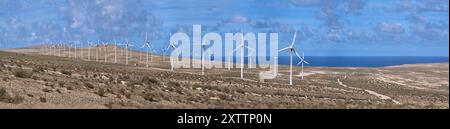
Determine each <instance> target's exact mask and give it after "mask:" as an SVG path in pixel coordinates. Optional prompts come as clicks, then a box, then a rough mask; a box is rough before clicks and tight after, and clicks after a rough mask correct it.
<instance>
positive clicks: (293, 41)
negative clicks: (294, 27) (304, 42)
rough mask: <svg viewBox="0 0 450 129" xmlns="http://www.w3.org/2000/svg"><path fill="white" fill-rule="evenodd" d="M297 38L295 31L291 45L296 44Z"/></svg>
mask: <svg viewBox="0 0 450 129" xmlns="http://www.w3.org/2000/svg"><path fill="white" fill-rule="evenodd" d="M295 38H297V31H295V33H294V38H293V39H292V43H291V46H294V43H295Z"/></svg>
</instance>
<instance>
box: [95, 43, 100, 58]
mask: <svg viewBox="0 0 450 129" xmlns="http://www.w3.org/2000/svg"><path fill="white" fill-rule="evenodd" d="M99 44H100V40H98V41H97V44H96V45H95V61H97V62H98V51H99V50H98V49H100V48H99V47H98V45H99Z"/></svg>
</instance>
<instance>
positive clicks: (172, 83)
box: [167, 81, 181, 87]
mask: <svg viewBox="0 0 450 129" xmlns="http://www.w3.org/2000/svg"><path fill="white" fill-rule="evenodd" d="M167 85H169V86H171V87H180V86H181V84H180V83H178V82H174V81H169V83H167Z"/></svg>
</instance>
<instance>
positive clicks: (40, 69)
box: [33, 66, 45, 73]
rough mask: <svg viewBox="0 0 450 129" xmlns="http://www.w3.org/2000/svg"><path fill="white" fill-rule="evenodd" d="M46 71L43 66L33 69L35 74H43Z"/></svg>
mask: <svg viewBox="0 0 450 129" xmlns="http://www.w3.org/2000/svg"><path fill="white" fill-rule="evenodd" d="M44 71H45V69H44V68H43V67H41V66H38V67H35V68H33V72H34V73H42V72H44Z"/></svg>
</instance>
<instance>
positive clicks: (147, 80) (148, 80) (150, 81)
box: [141, 76, 159, 85]
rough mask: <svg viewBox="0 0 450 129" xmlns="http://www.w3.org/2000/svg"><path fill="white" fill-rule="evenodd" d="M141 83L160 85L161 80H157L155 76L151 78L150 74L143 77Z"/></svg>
mask: <svg viewBox="0 0 450 129" xmlns="http://www.w3.org/2000/svg"><path fill="white" fill-rule="evenodd" d="M141 83H144V84H148V85H152V84H156V85H159V81H158V80H156V79H154V78H150V77H148V76H144V77H142V79H141Z"/></svg>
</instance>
